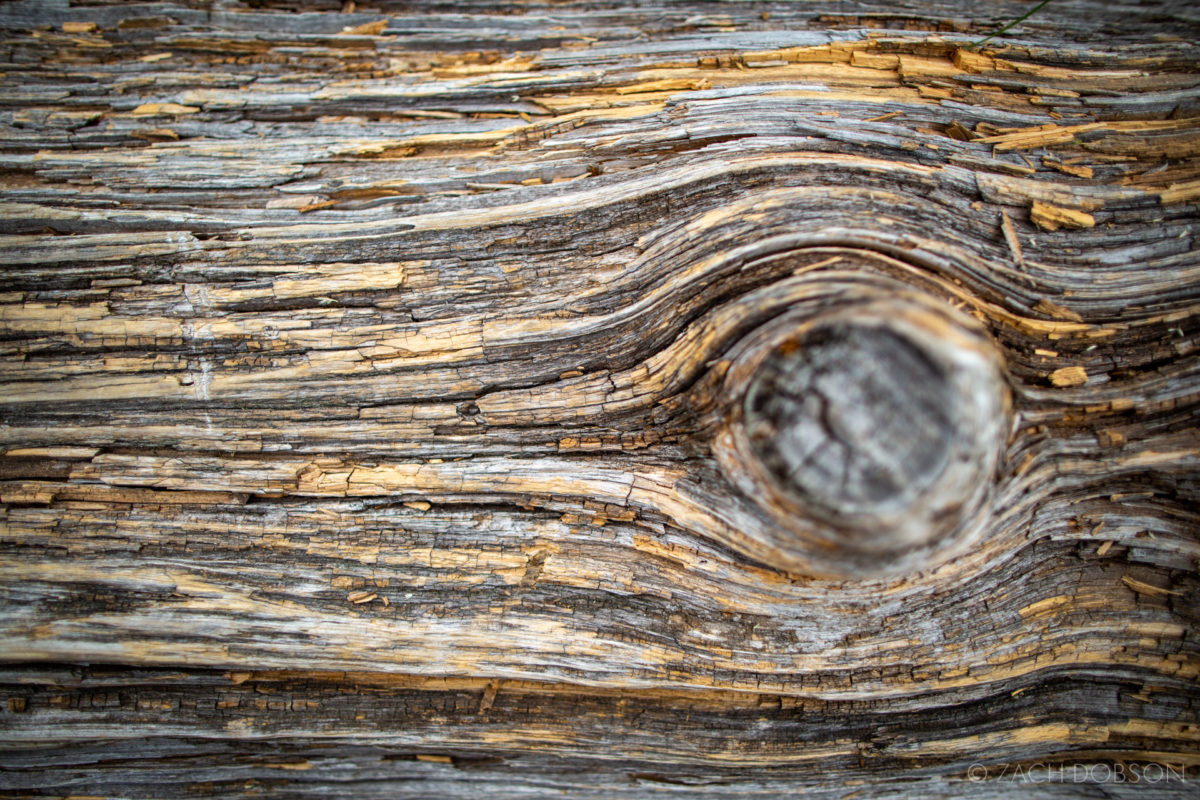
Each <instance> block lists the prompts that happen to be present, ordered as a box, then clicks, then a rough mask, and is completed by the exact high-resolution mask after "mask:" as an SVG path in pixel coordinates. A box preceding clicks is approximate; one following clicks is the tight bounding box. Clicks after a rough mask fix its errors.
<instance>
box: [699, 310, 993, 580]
mask: <svg viewBox="0 0 1200 800" xmlns="http://www.w3.org/2000/svg"><path fill="white" fill-rule="evenodd" d="M751 338H752V339H753V341H752V342H750V343H748V345H747V346H746V347H745V348H744V349H743V350H742V355H741V356H740V357H739V358H738V362H739V363H738V364H737V366H736V368H735V369H733V370H731V372H730V379H729V380H730V382H731V383H730V386H729V387H728V388H729V390H730V391H731V401H732V410H731V424H730V428H729V430H728V431H727V435H726V436H725V437H724V438H723V439H722V438H721V437H719V441H718V443H717V448H716V449H717V455H718V460H719V461H720V462H721V464H722V468H723V469H724V470H725V472H726V474H727V475H728V476H729V477H730V478H731V480H732V481H733V482H734V483H735V484H736V485H738V486H739V487H740V488H741V490H742V491H743V492H744V493H745V494H746V495H747V497H748V498H751V499H752V500H753V501H754V502H756V503H757V504H758V505H759V506H760V507H761V509H762V510H763V511H765V512H766V514H767V516H768V517H770V519H771V520H772V521H773V525H772V526H767V527H766V528H764V531H765V536H766V537H767V538H768V539H769V540H770V541H768V542H767V543H766V544H768V546H769V548H770V551H771V552H772V555H771V559H770V560H772V561H774V562H776V566H779V567H781V568H784V569H790V570H796V569H799V570H801V571H807V572H810V573H815V574H831V575H837V576H841V577H881V576H891V575H896V574H904V573H909V572H913V571H916V570H919V569H922V568H926V567H929V566H932V565H933V564H934V563H935V562H936V561H938V560H940V559H942V558H945V557H946V556H948V555H949V554H951V553H953V552H958V551H960V550H961V548H962V547H963V546H965V545H966V544H967V543H968V542H970V541H972V540H973V539H974V538H975V537H976V536H977V535H978V533H979V531H980V530H981V529H982V525H981V524H980V523H982V522H983V521H984V520H982V519H981V516H983V515H985V511H984V509H983V505H984V504H983V502H982V501H983V499H984V498H985V497H986V496H987V494H988V491H989V489H990V487H991V483H992V476H993V474H994V473H995V470H996V465H997V461H998V459H999V456H1000V453H1001V451H1002V448H1003V443H1004V439H1005V433H1006V432H1007V430H1008V410H1009V398H1008V393H1007V389H1006V383H1005V381H1004V377H1003V374H1004V373H1003V366H1002V363H1001V361H1000V358H999V355H998V353H997V350H996V348H995V347H994V346H993V345H992V343H991V341H990V339H989V338H988V337H987V335H986V334H985V333H984V332H983V331H982V330H980V329H979V327H978V326H977V325H975V324H974V323H973V321H972V320H970V319H968V318H966V317H965V316H964V315H962V314H960V313H959V312H957V311H956V310H954V309H953V308H951V307H949V306H948V305H946V304H944V303H942V302H941V301H938V300H936V299H933V298H927V297H924V296H922V295H918V294H916V293H909V292H902V293H901V294H898V295H894V296H888V297H878V298H871V299H860V300H859V301H858V302H854V303H852V304H848V305H846V306H844V307H842V308H839V309H835V310H832V311H827V312H824V313H820V314H818V315H816V316H815V317H810V318H808V319H803V320H795V319H789V318H784V319H781V320H777V321H776V322H775V323H773V324H772V325H769V326H767V327H766V328H765V329H764V330H761V331H760V332H758V333H757V334H756V335H755V336H754V337H751ZM722 442H723V443H724V444H723V443H722Z"/></svg>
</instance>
